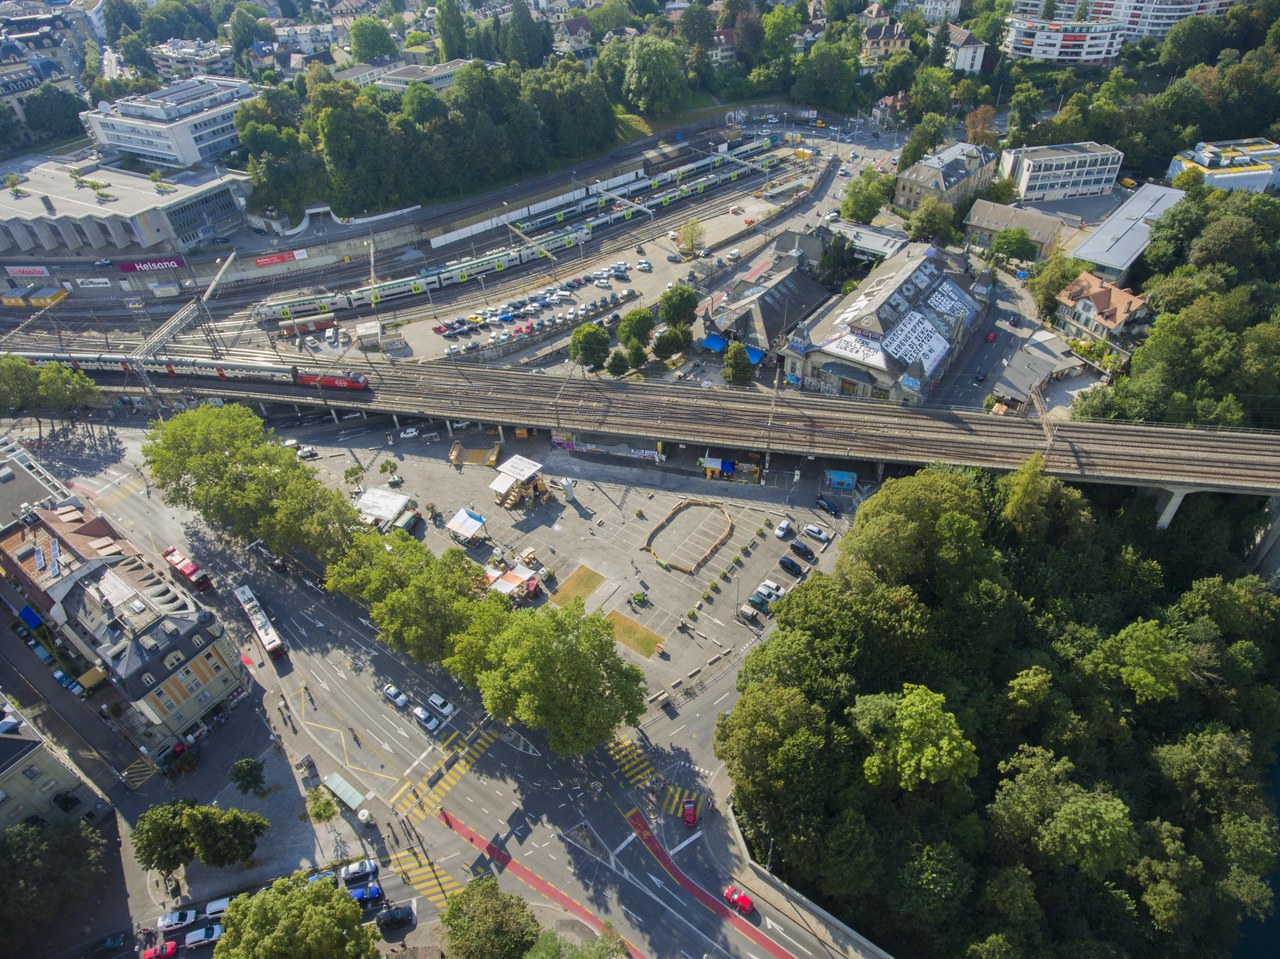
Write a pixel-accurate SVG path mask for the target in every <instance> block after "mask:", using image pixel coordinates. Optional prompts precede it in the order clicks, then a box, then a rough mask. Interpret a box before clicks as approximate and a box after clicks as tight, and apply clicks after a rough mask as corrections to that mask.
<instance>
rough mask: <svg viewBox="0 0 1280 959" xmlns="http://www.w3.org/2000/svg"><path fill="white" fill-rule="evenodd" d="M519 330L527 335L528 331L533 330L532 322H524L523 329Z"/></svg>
mask: <svg viewBox="0 0 1280 959" xmlns="http://www.w3.org/2000/svg"><path fill="white" fill-rule="evenodd" d="M521 332H522V333H524V335H525V336H528V335H529V334H530V333H532V332H533V324H532V323H526V324H525V325H524V329H523V330H521Z"/></svg>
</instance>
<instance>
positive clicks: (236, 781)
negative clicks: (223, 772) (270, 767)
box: [231, 756, 267, 796]
mask: <svg viewBox="0 0 1280 959" xmlns="http://www.w3.org/2000/svg"><path fill="white" fill-rule="evenodd" d="M231 782H232V785H234V786H235V787H236V789H238V790H239V791H240V795H242V796H245V795H248V794H249V793H253V794H254V795H255V796H265V795H266V794H267V777H266V775H265V774H264V773H263V767H262V762H261V761H260V760H257V759H254V758H253V757H252V756H246V757H245V758H244V759H240V760H237V761H236V762H235V763H233V764H232V766H231Z"/></svg>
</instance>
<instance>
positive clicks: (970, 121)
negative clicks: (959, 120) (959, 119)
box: [964, 103, 996, 147]
mask: <svg viewBox="0 0 1280 959" xmlns="http://www.w3.org/2000/svg"><path fill="white" fill-rule="evenodd" d="M964 138H965V140H966V141H967V142H969V143H972V144H974V145H975V146H985V147H993V146H995V145H996V108H995V107H993V106H991V105H990V104H989V103H984V104H982V106H980V107H978V108H977V109H976V110H972V111H970V112H969V113H966V114H965V117H964Z"/></svg>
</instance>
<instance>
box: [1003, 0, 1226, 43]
mask: <svg viewBox="0 0 1280 959" xmlns="http://www.w3.org/2000/svg"><path fill="white" fill-rule="evenodd" d="M1242 2H1243V0H1089V5H1088V10H1089V14H1088V18H1087V19H1088V20H1089V21H1092V22H1102V21H1105V20H1110V21H1113V22H1115V23H1118V24H1120V25H1122V26H1123V27H1124V29H1125V36H1126V37H1127V38H1128V39H1130V40H1140V39H1142V38H1143V37H1150V38H1152V39H1154V40H1163V39H1164V37H1165V34H1167V33H1168V32H1169V30H1170V29H1171V28H1172V27H1173V25H1174V24H1175V23H1177V22H1178V21H1180V20H1185V19H1186V18H1187V17H1221V16H1223V15H1225V14H1226V12H1227V10H1229V9H1230V8H1231V7H1234V6H1236V5H1238V4H1240V3H1242ZM1043 13H1044V0H1014V3H1013V15H1014V16H1015V17H1027V18H1041V17H1042V16H1043ZM1075 14H1076V5H1075V4H1073V3H1070V2H1063V3H1060V4H1058V13H1057V15H1056V16H1055V17H1054V19H1055V20H1057V21H1060V22H1063V23H1064V24H1065V23H1067V22H1070V21H1073V20H1074V19H1075Z"/></svg>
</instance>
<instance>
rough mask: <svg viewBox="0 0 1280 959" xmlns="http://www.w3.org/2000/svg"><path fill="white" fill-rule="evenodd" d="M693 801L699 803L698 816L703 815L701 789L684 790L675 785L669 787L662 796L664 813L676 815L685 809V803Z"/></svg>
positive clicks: (671, 784) (670, 784)
mask: <svg viewBox="0 0 1280 959" xmlns="http://www.w3.org/2000/svg"><path fill="white" fill-rule="evenodd" d="M686 799H692V800H693V801H694V802H695V803H697V809H698V815H699V816H701V815H702V790H700V789H684V788H683V787H681V786H677V785H675V784H674V783H669V784H668V785H667V789H666V792H664V793H663V795H662V807H661V808H662V811H663V812H664V813H669V814H672V815H674V814H676V813H678V812H680V811H681V810H682V809H683V808H684V801H685V800H686Z"/></svg>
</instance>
